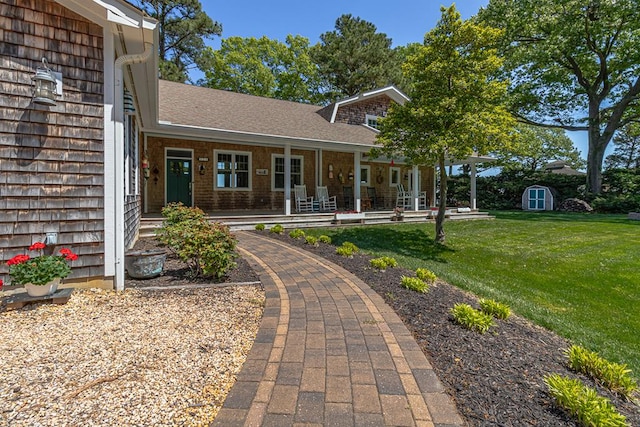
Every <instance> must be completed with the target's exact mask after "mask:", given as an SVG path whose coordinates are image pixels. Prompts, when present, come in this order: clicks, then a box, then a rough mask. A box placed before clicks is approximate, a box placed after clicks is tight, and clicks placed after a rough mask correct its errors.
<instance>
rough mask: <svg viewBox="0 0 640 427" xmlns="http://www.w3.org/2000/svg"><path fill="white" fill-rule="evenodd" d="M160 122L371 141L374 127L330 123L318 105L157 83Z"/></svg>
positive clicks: (173, 83)
mask: <svg viewBox="0 0 640 427" xmlns="http://www.w3.org/2000/svg"><path fill="white" fill-rule="evenodd" d="M159 99H160V111H159V119H160V124H163V125H167V124H171V125H181V126H191V127H196V128H200V129H211V130H225V131H235V132H242V133H249V134H255V135H265V136H278V137H287V138H297V139H302V140H311V141H328V142H339V143H347V144H349V143H350V144H358V145H371V146H373V145H374V143H375V137H376V132H375V131H373V130H372V129H370V128H368V127H366V126H364V125H362V126H357V125H348V124H343V123H330V122H329V121H327V120H326V119H325V118H323V117H322V116H321V115H320V114H319V111H320V110H321V109H322V107H319V106H317V105H310V104H302V103H297V102H290V101H282V100H279V99H272V98H264V97H259V96H253V95H246V94H240V93H235V92H229V91H224V90H218V89H209V88H204V87H200V86H192V85H187V84H182V83H175V82H170V81H166V80H160V82H159Z"/></svg>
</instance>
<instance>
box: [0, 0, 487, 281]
mask: <svg viewBox="0 0 640 427" xmlns="http://www.w3.org/2000/svg"><path fill="white" fill-rule="evenodd" d="M0 34H1V37H2V39H3V43H2V44H0V107H1V108H0V133H1V135H2V138H1V139H0V278H4V279H5V282H7V281H8V280H7V279H8V276H7V272H8V268H7V266H6V265H5V263H4V261H6V260H8V259H10V258H11V257H13V256H14V255H16V254H19V253H24V251H25V248H26V247H28V246H29V245H30V244H32V243H33V242H35V241H43V240H44V241H45V242H46V243H48V245H49V246H58V247H60V246H68V247H71V248H72V249H73V251H74V252H76V253H78V254H79V256H80V258H79V260H78V261H75V262H74V268H73V272H72V274H71V276H69V277H68V278H67V279H66V280H65V285H66V286H88V287H96V286H97V287H104V288H115V289H123V288H124V280H125V272H124V257H125V251H126V249H128V248H129V247H131V246H132V245H133V243H134V242H135V240H136V238H137V233H138V228H139V224H140V220H141V217H142V215H144V214H150V215H152V214H157V213H159V212H160V211H161V209H162V207H163V206H165V205H167V204H168V203H170V202H174V201H181V202H183V203H185V204H186V205H190V206H198V207H200V208H201V209H203V210H205V211H207V212H210V213H213V212H220V211H241V212H244V213H245V214H248V215H250V214H251V213H252V212H258V211H260V212H263V211H268V212H277V213H282V214H284V215H291V214H293V213H294V210H295V203H294V202H293V201H292V191H291V189H292V187H293V186H294V185H295V184H304V185H306V187H307V190H308V194H309V195H315V192H316V187H317V186H327V187H328V190H329V194H330V195H336V196H338V197H337V199H338V201H339V206H338V208H339V209H343V208H349V209H355V210H358V211H360V210H364V208H368V204H367V203H365V202H366V197H367V196H365V195H367V194H370V191H371V190H372V189H375V194H376V199H377V201H378V204H379V205H381V206H384V207H387V208H392V207H393V206H394V205H395V200H396V189H397V185H398V184H402V185H403V186H404V187H405V188H406V189H408V190H409V191H410V192H411V193H412V194H413V195H414V197H413V199H414V204H413V205H414V206H416V208H415V209H416V210H417V209H418V208H417V206H418V203H417V202H418V195H419V193H420V192H421V191H426V193H427V199H428V204H429V205H434V204H435V202H436V200H435V174H434V170H433V168H432V167H425V166H421V167H418V166H409V165H407V164H405V163H404V162H403V159H385V158H379V159H374V158H371V157H370V156H369V152H370V150H371V148H372V147H373V146H374V144H375V137H376V133H377V130H376V127H377V120H378V119H379V118H380V117H383V116H384V115H385V114H386V111H387V109H388V107H389V105H390V104H391V103H392V102H396V103H403V102H405V101H406V100H407V97H406V96H405V95H404V94H402V93H401V92H400V91H399V90H397V89H396V88H394V87H392V86H390V87H386V88H381V89H377V90H372V91H368V92H366V93H362V94H359V95H357V96H353V97H350V98H348V99H343V100H340V101H337V102H335V103H333V104H331V105H328V106H325V107H319V106H314V105H308V104H300V103H294V102H288V101H281V100H274V99H268V98H261V97H256V96H250V95H244V94H237V93H232V92H226V91H220V90H214V89H207V88H201V87H195V86H190V85H185V84H179V83H173V82H168V81H162V80H159V79H158V56H157V46H158V29H157V22H156V21H155V20H154V19H151V18H149V17H148V16H146V15H145V14H144V13H143V12H142V11H140V10H139V9H137V8H135V7H133V6H131V5H130V4H129V3H127V2H126V1H124V0H38V1H34V0H12V1H10V2H4V3H2V4H0ZM485 160H486V158H472V159H465V160H464V162H466V163H472V164H473V163H474V162H475V161H485ZM474 171H475V170H474V168H473V167H472V178H473V177H474V174H473V172H474ZM473 181H474V180H473V179H472V182H473ZM473 188H474V187H473V186H472V195H471V197H472V207H473V208H475V194H474V191H473Z"/></svg>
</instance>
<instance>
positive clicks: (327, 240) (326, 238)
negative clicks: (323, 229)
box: [318, 234, 331, 245]
mask: <svg viewBox="0 0 640 427" xmlns="http://www.w3.org/2000/svg"><path fill="white" fill-rule="evenodd" d="M318 241H319V242H322V243H326V244H328V245H330V244H331V237H329V236H327V235H325V234H323V235H322V236H320V237H318Z"/></svg>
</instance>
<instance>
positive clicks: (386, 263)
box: [369, 256, 398, 270]
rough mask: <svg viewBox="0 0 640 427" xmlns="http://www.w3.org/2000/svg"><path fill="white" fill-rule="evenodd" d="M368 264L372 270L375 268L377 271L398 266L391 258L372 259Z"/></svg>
mask: <svg viewBox="0 0 640 427" xmlns="http://www.w3.org/2000/svg"><path fill="white" fill-rule="evenodd" d="M369 263H370V264H371V266H372V267H373V268H377V269H378V270H386V269H387V268H392V267H397V266H398V261H396V260H395V258H391V257H389V256H383V257H380V258H373V259H372V260H370V261H369Z"/></svg>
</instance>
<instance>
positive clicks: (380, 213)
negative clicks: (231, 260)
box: [139, 208, 493, 237]
mask: <svg viewBox="0 0 640 427" xmlns="http://www.w3.org/2000/svg"><path fill="white" fill-rule="evenodd" d="M364 214H365V217H364V220H363V221H362V222H342V224H335V223H334V214H333V212H313V213H292V214H291V215H284V214H282V213H275V212H274V211H258V210H255V211H253V210H252V211H224V212H215V213H207V219H209V220H210V221H214V222H222V223H223V224H226V225H228V226H229V227H230V228H231V230H232V231H238V230H253V229H254V228H255V226H256V224H264V225H265V227H266V228H267V229H268V228H270V227H271V226H273V225H275V224H281V225H282V226H283V227H284V228H285V229H293V228H311V227H350V226H354V225H375V224H387V225H388V224H402V223H407V222H426V221H432V222H433V221H435V216H432V215H431V211H430V210H426V211H425V210H420V211H405V212H404V218H403V220H402V221H392V217H393V216H394V214H393V210H370V211H365V212H364ZM447 219H449V220H475V219H493V217H492V216H491V215H489V214H488V213H487V212H481V211H471V212H461V213H459V212H457V209H456V208H447ZM161 225H162V215H160V214H159V213H157V214H156V213H154V214H143V215H142V221H141V224H140V232H139V237H153V236H154V235H155V230H156V229H157V228H159V227H160V226H161Z"/></svg>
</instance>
